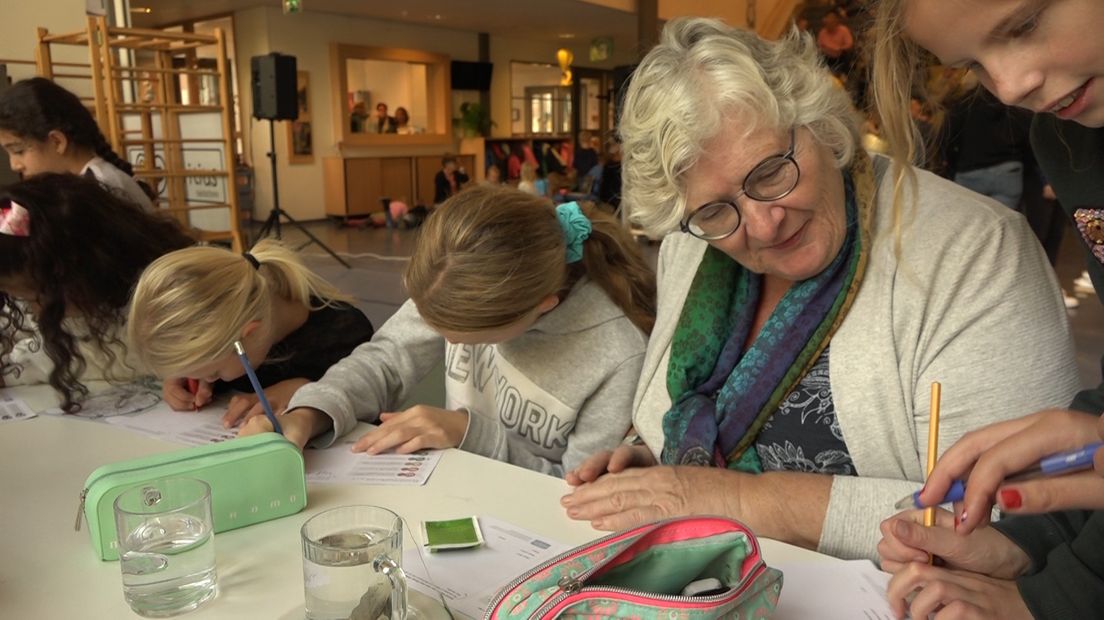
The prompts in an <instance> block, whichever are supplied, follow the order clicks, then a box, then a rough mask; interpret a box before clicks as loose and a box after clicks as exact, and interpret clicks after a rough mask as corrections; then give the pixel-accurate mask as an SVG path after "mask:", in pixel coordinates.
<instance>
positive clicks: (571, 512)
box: [567, 508, 579, 519]
mask: <svg viewBox="0 0 1104 620" xmlns="http://www.w3.org/2000/svg"><path fill="white" fill-rule="evenodd" d="M567 516H569V517H571V518H572V519H574V518H575V517H577V516H579V509H578V508H568V510H567Z"/></svg>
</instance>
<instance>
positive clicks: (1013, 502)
mask: <svg viewBox="0 0 1104 620" xmlns="http://www.w3.org/2000/svg"><path fill="white" fill-rule="evenodd" d="M1000 500H1001V505H1002V506H1004V507H1005V508H1013V509H1015V508H1019V507H1020V506H1022V505H1023V498H1022V497H1020V492H1019V491H1017V490H1016V489H1001V491H1000Z"/></svg>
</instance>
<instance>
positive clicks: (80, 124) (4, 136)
mask: <svg viewBox="0 0 1104 620" xmlns="http://www.w3.org/2000/svg"><path fill="white" fill-rule="evenodd" d="M0 146H3V147H4V150H6V151H7V152H8V158H9V162H10V164H11V168H12V170H14V171H15V172H16V173H17V174H19V175H20V176H21V177H29V176H34V175H36V174H41V173H43V172H69V173H72V174H78V175H82V176H90V177H92V178H95V179H96V180H97V181H99V182H100V183H102V184H104V185H105V186H107V187H108V188H110V189H111V190H112V191H114V192H116V193H117V194H119V195H121V196H123V197H125V198H127V199H128V200H130V201H131V202H134V203H135V204H137V205H138V206H140V207H142V208H143V209H146V210H153V209H154V204H153V202H152V200H151V199H156V194H155V193H154V192H153V191H152V190H151V189H150V187H149V186H148V185H146V184H144V183H139V182H138V181H135V180H134V169H133V168H132V167H131V165H130V163H129V162H127V161H126V160H125V159H123V158H122V157H119V155H118V154H116V153H115V151H113V150H112V149H111V145H109V144H108V143H107V138H105V137H104V135H103V133H102V132H101V131H100V128H99V126H98V125H97V124H96V119H94V118H92V114H91V113H90V112H89V111H88V109H87V108H85V107H84V104H83V103H81V100H80V99H79V98H78V97H77V96H76V95H74V94H73V93H71V92H69V91H68V90H65V89H64V88H62V87H61V86H58V85H57V84H55V83H54V82H51V81H50V80H47V79H46V78H41V77H36V78H31V79H29V80H22V81H20V82H16V83H15V84H14V85H13V86H12V87H11V88H9V89H8V90H7V91H5V92H4V94H3V95H2V96H0Z"/></svg>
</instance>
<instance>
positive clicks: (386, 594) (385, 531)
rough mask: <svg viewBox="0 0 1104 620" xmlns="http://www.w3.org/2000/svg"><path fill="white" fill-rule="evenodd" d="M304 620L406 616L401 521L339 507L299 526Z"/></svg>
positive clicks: (375, 510)
mask: <svg viewBox="0 0 1104 620" xmlns="http://www.w3.org/2000/svg"><path fill="white" fill-rule="evenodd" d="M300 533H301V535H302V539H303V583H304V590H305V596H306V608H307V618H308V620H377V619H378V618H379V617H380V616H384V617H388V615H389V617H390V619H391V620H410V619H411V618H413V617H414V614H413V613H412V610H409V609H408V606H407V598H406V575H405V574H404V573H403V571H402V567H401V563H402V542H403V528H402V519H401V518H400V517H399V516H398V515H397V514H395V513H393V512H391V511H390V510H387V509H386V508H379V507H376V506H342V507H341V508H333V509H330V510H327V511H325V512H321V513H318V514H317V515H315V516H313V517H311V518H310V519H309V520H308V521H307V522H306V523H304V524H303V529H302V530H301V532H300Z"/></svg>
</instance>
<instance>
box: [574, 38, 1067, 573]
mask: <svg viewBox="0 0 1104 620" xmlns="http://www.w3.org/2000/svg"><path fill="white" fill-rule="evenodd" d="M857 125H858V122H857V119H856V115H855V113H854V111H853V109H852V108H851V105H850V102H849V100H848V98H847V94H846V93H845V92H843V91H842V90H839V89H838V88H836V87H835V86H834V85H833V83H832V80H831V77H830V75H829V73H828V72H827V70H826V69H825V68H824V67H823V66H822V65H821V63H820V62H819V61H818V59H817V56H816V45H815V43H814V42H813V41H812V40H811V39H810V38H809V37H807V36H805V35H801V34H799V33H797V32H793V33H791V34H789V35H788V36H786V37H783V39H782V40H780V41H777V42H769V41H765V40H763V39H760V38H759V37H757V36H756V35H755V34H753V33H750V32H746V31H742V30H737V29H733V28H729V27H727V26H725V25H723V24H722V23H720V22H717V21H714V20H708V19H679V20H674V21H672V22H670V23H668V24H667V26H666V28H665V29H664V32H663V36H662V40H661V42H660V44H659V45H658V46H656V47H655V48H654V49H652V50H651V51H650V52H649V53H648V55H647V56H646V57H645V59H644V60H643V62H642V63H641V64H640V66H639V67H638V68H637V70H636V72H635V73H634V75H633V78H632V81H631V83H630V85H629V89H628V93H627V95H626V99H625V108H624V112H623V116H622V120H621V126H620V133H621V139H622V143H623V145H622V146H623V152H624V163H623V171H624V200H625V202H626V203H627V204H628V205H629V208H630V209H631V211H630V212H631V214H632V216H633V217H634V218H635V220H636V221H637V222H639V223H640V224H642V225H643V226H644V227H645V229H646V230H647V231H648V232H650V233H652V234H655V235H662V234H665V233H669V232H673V233H674V234H670V235H668V236H667V237H666V238H665V239H664V242H663V246H662V248H661V250H660V258H659V306H658V316H657V320H656V325H655V329H654V331H653V332H652V335H651V340H650V343H649V345H648V351H647V354H646V357H645V361H644V369H643V374H642V376H641V379H640V383H639V385H638V387H637V393H636V398H635V403H634V416H633V421H634V427H635V429H636V431H637V433H639V438H641V439H642V440H643V444H644V445H636V446H632V445H629V446H623V447H621V448H618V449H617V450H616V451H614V452H612V453H609V452H606V453H602V454H597V455H594V456H592V457H591V458H590V459H588V460H587V461H586V462H585V463H584V464H583V465H582V466H580V467H579V468H578V469H577V470H575V471H574V472H571V473H570V474H569V476H568V481H569V482H571V483H572V484H574V485H577V488H576V489H575V490H574V491H573V492H572V493H571V494H568V495H566V496H565V497H564V498H563V500H562V502H563V504H564V506H565V507H566V508H567V511H568V515H569V516H571V517H572V518H576V519H585V520H589V521H590V522H591V523H592V524H593V525H594V527H596V528H599V529H607V530H613V529H620V528H623V527H628V526H632V525H635V524H638V523H641V522H645V521H649V520H653V519H657V518H662V517H667V516H674V515H682V514H724V515H729V516H732V517H734V518H737V519H740V520H742V521H744V522H745V523H747V524H748V525H749V526H750V527H751V528H752V529H753V530H754V531H756V532H757V533H758V534H760V535H762V536H766V537H769V538H774V539H778V540H783V541H786V542H790V543H793V544H797V545H801V546H804V547H808V548H813V549H818V550H820V551H822V552H825V553H829V554H832V555H837V556H841V557H849V558H850V557H869V558H875V557H877V556H876V550H875V546H876V543H877V541H878V538H879V532H878V523H879V522H880V521H881V520H882V519H884V518H885V517H888V516H890V515H891V514H893V512H894V507H893V505H894V502H895V501H896V500H898V499H899V498H901V497H902V496H904V495H906V494H908V493H910V492H912V491H915V490H916V489H917V488H919V486H920V485H919V483H920V482H921V481H922V480H923V479H924V472H925V467H926V443H927V434H928V419H929V402H930V401H929V394H930V387H931V384H932V382H935V381H938V382H940V383H942V386H943V395H944V396H943V402H942V409H941V411H942V415H941V423H940V427H939V429H940V432H939V435H940V447H941V448H945V447H949V446H951V445H952V444H953V443H954V442H955V440H956V439H958V438H959V437H960V436H962V434H963V433H965V432H966V431H968V430H970V429H973V428H977V427H979V426H983V425H985V424H989V423H992V422H995V421H998V420H1003V419H1009V418H1014V417H1018V416H1022V415H1025V414H1028V413H1031V412H1033V411H1036V410H1038V409H1041V408H1045V407H1048V406H1056V405H1063V404H1065V403H1067V402H1068V401H1069V398H1070V397H1071V396H1072V394H1073V393H1074V392H1075V390H1076V388H1077V376H1076V367H1075V364H1074V358H1073V351H1072V343H1071V338H1070V333H1069V327H1068V323H1067V319H1066V315H1065V308H1064V307H1063V304H1062V299H1061V296H1060V294H1059V289H1058V287H1057V283H1056V281H1055V278H1054V275H1053V273H1052V272H1051V270H1050V268H1049V266H1048V264H1047V260H1046V257H1045V256H1044V255H1043V253H1042V252H1041V250H1040V248H1039V247H1038V243H1037V242H1036V241H1035V239H1034V237H1033V236H1032V234H1031V231H1030V230H1029V229H1028V227H1027V225H1026V223H1025V221H1024V219H1023V218H1022V217H1021V216H1019V215H1018V214H1016V213H1014V212H1011V211H1009V210H1008V209H1005V208H1001V206H1000V205H998V204H997V203H995V202H993V201H991V200H988V199H986V198H983V197H981V196H979V195H977V194H973V193H971V192H969V191H968V190H965V189H962V188H960V187H958V186H956V185H954V184H952V183H950V182H948V181H945V180H943V179H940V178H939V177H936V176H934V175H931V174H928V173H926V172H923V171H920V170H917V171H916V176H917V180H918V182H917V186H916V191H915V192H912V193H906V195H905V198H906V199H905V200H903V201H900V204H901V207H900V209H898V208H896V207H895V203H894V200H893V193H894V191H893V190H894V187H893V175H892V174H886V173H885V170H886V168H887V167H888V166H887V163H886V160H884V158H881V157H875V159H873V160H872V159H871V157H870V156H868V155H867V154H866V153H865V152H863V151H862V150H860V149H859V148H858V147H857V143H858V130H857ZM627 443H637V442H633V441H627ZM659 464H661V465H662V466H654V465H659Z"/></svg>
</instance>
